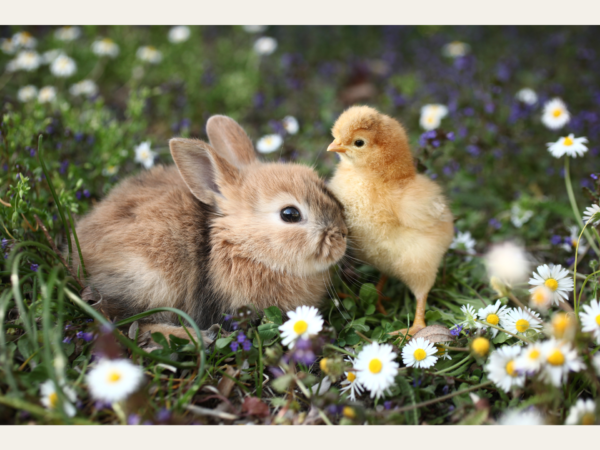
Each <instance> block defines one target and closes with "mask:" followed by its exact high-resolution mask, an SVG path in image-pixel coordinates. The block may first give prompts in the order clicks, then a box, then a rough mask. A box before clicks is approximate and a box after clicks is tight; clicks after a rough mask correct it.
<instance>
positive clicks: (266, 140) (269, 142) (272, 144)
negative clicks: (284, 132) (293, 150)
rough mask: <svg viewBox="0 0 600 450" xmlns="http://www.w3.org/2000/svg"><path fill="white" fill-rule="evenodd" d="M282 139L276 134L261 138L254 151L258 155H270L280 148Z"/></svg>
mask: <svg viewBox="0 0 600 450" xmlns="http://www.w3.org/2000/svg"><path fill="white" fill-rule="evenodd" d="M281 144H283V138H282V137H281V136H279V135H278V134H268V135H266V136H263V137H261V138H260V139H259V140H258V142H257V143H256V150H258V151H259V152H260V153H272V152H274V151H276V150H278V149H279V147H281Z"/></svg>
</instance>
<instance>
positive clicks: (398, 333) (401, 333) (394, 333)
mask: <svg viewBox="0 0 600 450" xmlns="http://www.w3.org/2000/svg"><path fill="white" fill-rule="evenodd" d="M426 326H427V325H426V324H425V322H423V323H418V324H417V323H414V324H413V326H412V327H410V328H403V329H401V330H398V331H392V332H391V333H390V335H391V336H400V339H404V336H406V335H407V333H408V336H406V340H409V339H410V338H411V337H412V336H414V335H415V334H417V333H418V332H419V331H421V330H422V329H423V328H425V327H426Z"/></svg>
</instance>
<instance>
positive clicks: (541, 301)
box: [529, 285, 554, 312]
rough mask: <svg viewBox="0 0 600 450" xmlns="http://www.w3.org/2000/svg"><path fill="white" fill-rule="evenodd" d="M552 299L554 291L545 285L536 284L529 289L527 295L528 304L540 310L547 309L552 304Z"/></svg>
mask: <svg viewBox="0 0 600 450" xmlns="http://www.w3.org/2000/svg"><path fill="white" fill-rule="evenodd" d="M553 299H554V292H552V291H551V290H550V289H548V288H547V287H546V286H543V285H542V286H538V287H536V288H534V289H533V291H531V296H530V297H529V305H530V306H531V307H532V308H537V309H539V310H540V311H544V312H545V311H547V310H548V308H550V306H551V305H552V301H553Z"/></svg>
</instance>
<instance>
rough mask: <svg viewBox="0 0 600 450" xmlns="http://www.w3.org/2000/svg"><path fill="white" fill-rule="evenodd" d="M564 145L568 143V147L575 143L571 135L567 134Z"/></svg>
mask: <svg viewBox="0 0 600 450" xmlns="http://www.w3.org/2000/svg"><path fill="white" fill-rule="evenodd" d="M563 145H566V146H567V147H569V146H571V145H573V139H571V138H570V137H568V136H567V137H566V138H565V139H564V140H563Z"/></svg>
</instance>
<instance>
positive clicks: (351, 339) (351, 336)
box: [346, 331, 360, 345]
mask: <svg viewBox="0 0 600 450" xmlns="http://www.w3.org/2000/svg"><path fill="white" fill-rule="evenodd" d="M359 342H360V336H359V335H358V334H356V333H355V332H354V331H349V332H348V334H347V335H346V345H356V344H358V343H359Z"/></svg>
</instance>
